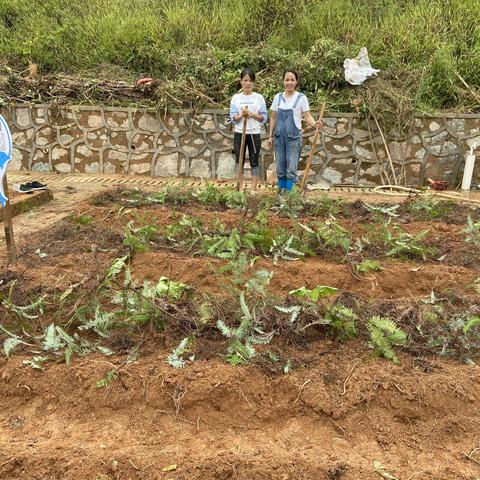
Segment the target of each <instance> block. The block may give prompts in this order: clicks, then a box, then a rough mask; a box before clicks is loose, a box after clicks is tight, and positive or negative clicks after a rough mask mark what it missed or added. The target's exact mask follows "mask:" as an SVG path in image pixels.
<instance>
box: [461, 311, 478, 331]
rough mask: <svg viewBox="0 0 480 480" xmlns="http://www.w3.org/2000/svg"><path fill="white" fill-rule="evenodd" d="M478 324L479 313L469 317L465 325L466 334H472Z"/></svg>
mask: <svg viewBox="0 0 480 480" xmlns="http://www.w3.org/2000/svg"><path fill="white" fill-rule="evenodd" d="M478 326H480V317H479V316H478V315H472V316H471V317H468V321H467V323H466V324H465V326H464V327H463V333H464V335H468V334H470V333H471V332H472V331H473V330H474V329H475V328H477V327H478Z"/></svg>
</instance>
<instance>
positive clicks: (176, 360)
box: [166, 336, 194, 368]
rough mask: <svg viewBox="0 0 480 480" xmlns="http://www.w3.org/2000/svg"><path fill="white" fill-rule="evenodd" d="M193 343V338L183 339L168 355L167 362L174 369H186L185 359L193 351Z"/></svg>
mask: <svg viewBox="0 0 480 480" xmlns="http://www.w3.org/2000/svg"><path fill="white" fill-rule="evenodd" d="M193 342H194V337H193V336H189V337H185V338H184V339H182V341H181V342H180V343H179V344H178V346H177V347H176V348H175V349H174V350H173V351H172V353H170V354H169V355H168V357H167V360H166V362H167V363H168V364H169V365H170V366H171V367H173V368H184V367H185V365H186V364H187V363H186V360H185V359H184V358H183V357H184V355H186V354H187V353H189V352H190V351H191V348H192V345H193Z"/></svg>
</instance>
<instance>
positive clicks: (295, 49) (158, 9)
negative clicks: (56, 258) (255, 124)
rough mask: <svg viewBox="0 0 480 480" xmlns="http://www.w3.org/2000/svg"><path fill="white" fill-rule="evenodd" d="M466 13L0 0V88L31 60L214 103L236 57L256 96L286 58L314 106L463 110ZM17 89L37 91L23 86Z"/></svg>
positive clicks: (461, 3) (454, 5) (242, 0)
mask: <svg viewBox="0 0 480 480" xmlns="http://www.w3.org/2000/svg"><path fill="white" fill-rule="evenodd" d="M478 18H480V2H478V0H363V1H361V0H296V1H295V2H290V1H287V0H237V1H231V2H230V1H229V2H227V1H221V0H168V1H167V0H136V1H134V2H132V1H130V0H128V1H127V0H81V1H80V0H70V1H69V2H64V1H60V0H42V1H41V2H40V1H33V2H32V1H31V0H2V2H1V3H0V59H1V63H0V65H1V70H0V75H1V77H0V97H3V99H4V101H7V100H10V99H11V98H13V97H15V95H13V93H12V90H14V89H13V87H14V86H15V87H16V90H15V91H16V92H17V95H16V97H17V99H18V96H20V98H22V85H23V84H22V79H24V78H25V77H26V76H27V75H28V69H27V67H28V64H29V63H33V64H36V65H37V68H38V74H39V76H40V77H41V76H45V77H48V76H49V75H50V76H55V75H57V79H58V75H69V76H75V78H82V79H84V80H85V79H87V80H88V79H92V78H95V79H104V80H105V79H108V80H115V81H120V80H122V81H126V82H127V83H128V84H133V83H134V81H135V79H137V78H138V77H139V76H142V75H147V76H152V77H154V78H155V79H156V80H157V81H156V83H155V89H152V90H151V91H148V92H145V95H144V103H145V102H147V103H148V102H150V103H153V104H156V105H159V106H162V107H165V106H168V107H175V106H177V107H178V106H183V107H187V106H190V107H191V106H195V107H198V106H205V105H207V104H210V105H212V106H218V105H221V106H225V105H227V103H228V100H229V98H230V96H231V95H232V94H233V93H234V92H236V91H237V89H238V82H237V77H238V74H239V70H240V69H241V68H242V67H243V66H251V67H253V68H254V69H255V70H256V71H257V72H258V85H257V89H259V90H260V91H262V93H263V94H264V95H265V97H266V98H267V101H270V100H271V99H272V97H273V94H274V93H275V92H276V91H278V89H279V88H280V86H281V73H282V70H283V69H284V68H285V67H287V66H293V67H295V68H297V69H298V70H299V71H300V72H301V74H302V78H303V83H302V87H301V88H302V90H303V91H305V92H306V93H307V94H308V95H309V97H310V100H311V101H312V102H314V106H318V105H317V104H318V102H320V101H323V100H325V99H326V100H328V108H329V110H331V111H351V110H352V108H353V106H352V100H354V99H357V101H356V102H354V105H356V107H357V109H360V110H362V109H363V110H365V109H374V110H376V111H378V112H379V111H390V112H391V114H392V115H399V114H405V113H406V112H413V111H415V112H432V111H444V110H455V111H465V112H475V111H478V110H479V98H480V27H479V23H478ZM362 46H366V47H367V48H368V51H369V54H370V59H371V62H372V65H373V66H374V67H375V68H379V69H380V70H381V73H380V76H379V78H378V79H377V80H372V81H369V82H367V84H365V85H366V86H365V87H360V88H359V87H356V88H355V87H352V86H349V85H348V84H347V83H346V82H345V80H344V77H343V61H344V59H345V58H347V57H355V56H356V55H357V54H358V51H359V49H360V47H362ZM87 80H85V81H87ZM40 83H41V82H40ZM37 87H38V85H37ZM29 88H30V90H31V89H32V88H33V89H35V85H34V86H33V87H31V86H30V87H29ZM38 88H39V87H38ZM40 91H41V89H40ZM24 96H27V97H28V100H30V101H36V100H37V101H45V95H43V97H42V94H41V93H40V94H38V95H36V96H35V95H33V94H31V95H30V96H29V94H28V89H27V90H26V93H24ZM70 96H72V95H70ZM104 97H105V96H104ZM104 97H102V96H99V97H98V99H99V100H101V101H106V102H107V103H108V101H110V102H114V101H115V95H113V96H112V98H110V100H108V96H107V100H105V98H104ZM95 99H96V97H95V91H93V92H92V91H90V95H89V96H88V100H89V101H95ZM359 99H360V100H361V102H359ZM47 100H48V98H47ZM75 100H76V101H80V102H81V101H82V100H84V98H83V97H82V95H80V94H79V95H78V96H77V98H76V99H75Z"/></svg>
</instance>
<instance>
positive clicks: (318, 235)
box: [299, 217, 350, 252]
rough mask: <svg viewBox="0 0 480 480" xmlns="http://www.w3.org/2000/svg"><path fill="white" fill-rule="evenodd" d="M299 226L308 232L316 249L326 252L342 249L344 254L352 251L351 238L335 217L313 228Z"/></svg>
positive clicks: (312, 226) (314, 225)
mask: <svg viewBox="0 0 480 480" xmlns="http://www.w3.org/2000/svg"><path fill="white" fill-rule="evenodd" d="M299 225H300V226H301V227H302V228H303V229H304V230H305V231H306V232H307V236H308V239H309V240H310V242H313V246H314V247H318V248H322V249H326V250H330V249H335V248H340V249H342V250H343V251H344V252H348V250H349V249H350V236H349V234H348V232H347V231H346V230H345V229H344V228H343V227H342V226H341V225H340V224H339V223H338V222H337V220H336V218H334V217H330V218H329V219H328V220H325V221H324V222H323V223H317V224H313V225H311V226H307V225H303V224H299Z"/></svg>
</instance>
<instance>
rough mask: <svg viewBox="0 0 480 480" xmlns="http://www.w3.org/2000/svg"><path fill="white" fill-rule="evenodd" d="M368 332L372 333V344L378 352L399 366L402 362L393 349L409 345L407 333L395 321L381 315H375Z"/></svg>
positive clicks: (369, 323)
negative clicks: (397, 346)
mask: <svg viewBox="0 0 480 480" xmlns="http://www.w3.org/2000/svg"><path fill="white" fill-rule="evenodd" d="M368 330H369V332H370V343H371V345H372V346H373V348H375V350H376V352H377V353H378V354H379V355H380V356H382V357H385V358H386V359H388V360H391V361H392V362H393V363H395V364H399V363H400V360H399V359H398V357H397V356H396V354H395V352H394V350H393V347H394V346H396V345H405V344H406V343H407V335H406V334H405V332H404V331H403V330H401V329H400V328H399V327H398V326H397V325H396V324H395V322H394V321H393V320H391V319H389V318H384V317H380V316H379V315H375V316H374V317H372V318H371V319H370V321H369V322H368Z"/></svg>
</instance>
